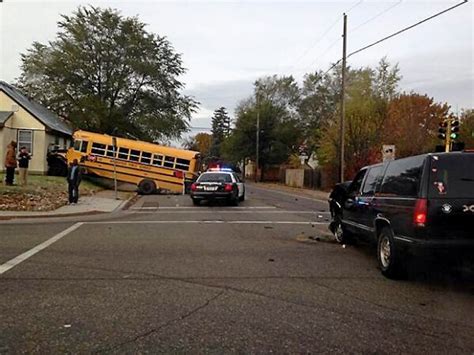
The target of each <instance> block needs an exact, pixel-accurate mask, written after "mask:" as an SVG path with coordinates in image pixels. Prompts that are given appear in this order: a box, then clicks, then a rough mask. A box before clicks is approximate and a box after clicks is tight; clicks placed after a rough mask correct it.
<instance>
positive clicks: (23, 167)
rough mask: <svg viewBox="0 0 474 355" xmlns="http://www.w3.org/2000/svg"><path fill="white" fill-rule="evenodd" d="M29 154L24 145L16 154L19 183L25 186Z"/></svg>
mask: <svg viewBox="0 0 474 355" xmlns="http://www.w3.org/2000/svg"><path fill="white" fill-rule="evenodd" d="M30 159H31V154H30V153H29V152H28V149H26V147H21V148H20V153H19V154H18V171H19V172H20V184H21V185H22V186H26V184H27V183H28V166H29V163H30Z"/></svg>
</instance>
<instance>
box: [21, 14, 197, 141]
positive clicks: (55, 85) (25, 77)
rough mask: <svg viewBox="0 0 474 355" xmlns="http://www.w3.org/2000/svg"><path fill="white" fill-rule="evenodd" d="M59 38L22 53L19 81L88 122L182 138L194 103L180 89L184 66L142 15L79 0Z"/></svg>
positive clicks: (152, 136)
mask: <svg viewBox="0 0 474 355" xmlns="http://www.w3.org/2000/svg"><path fill="white" fill-rule="evenodd" d="M58 26H59V29H60V31H59V32H58V34H57V37H56V39H54V40H52V41H50V42H48V43H47V44H41V43H38V42H34V43H33V45H32V47H31V48H30V49H29V50H28V51H27V53H26V54H23V55H22V66H21V69H22V73H21V76H20V78H19V79H18V83H17V85H18V86H19V87H20V88H21V89H23V91H25V92H26V93H27V94H28V95H29V96H30V97H32V98H33V99H35V100H36V101H38V102H40V103H42V104H43V105H44V106H46V107H48V108H49V109H51V110H53V111H54V112H56V113H57V114H59V115H60V116H63V117H66V118H68V119H69V120H70V121H72V123H73V124H74V125H75V126H76V127H78V128H82V129H87V130H92V131H98V132H102V133H109V134H110V133H112V132H114V131H116V132H117V131H118V132H119V133H122V134H129V135H132V136H134V137H137V138H141V139H147V140H154V141H156V140H159V139H166V138H177V137H179V136H180V134H181V133H182V132H184V131H186V130H187V129H188V120H189V119H190V117H191V113H192V112H193V111H194V109H195V108H196V102H195V101H193V100H192V99H191V98H190V97H188V96H185V95H183V94H182V93H181V90H182V89H183V87H184V84H183V83H182V82H181V81H179V80H178V78H179V76H180V75H182V74H183V73H184V72H185V69H184V68H183V66H182V60H181V57H180V55H179V54H177V53H176V52H175V51H174V49H173V47H172V45H171V43H170V42H169V41H168V40H167V39H166V38H165V37H161V36H159V35H156V34H153V33H150V32H148V31H147V30H146V29H145V27H146V25H145V24H144V23H143V22H141V21H140V20H139V19H138V18H137V17H124V16H122V15H121V14H120V12H119V11H117V10H114V9H109V8H107V9H100V8H97V7H92V6H88V7H82V6H81V7H79V8H78V9H77V10H76V11H75V12H74V13H73V15H71V16H65V15H63V16H62V19H61V21H59V22H58Z"/></svg>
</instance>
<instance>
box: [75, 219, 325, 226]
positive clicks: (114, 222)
mask: <svg viewBox="0 0 474 355" xmlns="http://www.w3.org/2000/svg"><path fill="white" fill-rule="evenodd" d="M84 224H300V225H326V224H327V223H326V222H301V221H219V220H203V221H197V220H195V221H109V222H107V221H101V222H84Z"/></svg>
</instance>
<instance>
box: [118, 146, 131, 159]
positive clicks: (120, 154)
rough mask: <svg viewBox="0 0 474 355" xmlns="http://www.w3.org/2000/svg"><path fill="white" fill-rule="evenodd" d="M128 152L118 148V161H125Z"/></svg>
mask: <svg viewBox="0 0 474 355" xmlns="http://www.w3.org/2000/svg"><path fill="white" fill-rule="evenodd" d="M129 151H130V149H128V148H119V152H118V157H119V159H125V160H127V159H128V153H129Z"/></svg>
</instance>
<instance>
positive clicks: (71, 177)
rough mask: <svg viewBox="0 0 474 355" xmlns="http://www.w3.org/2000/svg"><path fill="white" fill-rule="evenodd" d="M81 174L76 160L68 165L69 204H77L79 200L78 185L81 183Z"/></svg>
mask: <svg viewBox="0 0 474 355" xmlns="http://www.w3.org/2000/svg"><path fill="white" fill-rule="evenodd" d="M81 178H82V172H81V167H80V166H79V164H78V162H77V159H74V160H73V161H72V163H71V164H70V165H69V169H68V171H67V183H68V192H69V203H77V201H78V200H79V184H80V183H81Z"/></svg>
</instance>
